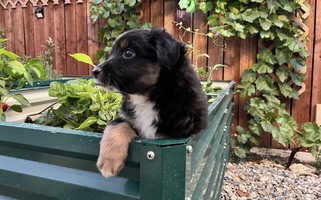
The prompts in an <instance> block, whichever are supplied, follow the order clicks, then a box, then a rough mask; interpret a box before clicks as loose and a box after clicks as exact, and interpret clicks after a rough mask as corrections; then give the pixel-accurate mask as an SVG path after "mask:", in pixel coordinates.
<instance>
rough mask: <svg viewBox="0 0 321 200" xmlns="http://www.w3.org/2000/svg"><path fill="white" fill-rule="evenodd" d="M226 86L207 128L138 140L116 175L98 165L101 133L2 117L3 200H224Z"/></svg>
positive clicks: (0, 165) (0, 168) (0, 180)
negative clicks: (187, 135)
mask: <svg viewBox="0 0 321 200" xmlns="http://www.w3.org/2000/svg"><path fill="white" fill-rule="evenodd" d="M221 84H223V85H225V89H224V90H223V91H222V92H221V93H220V94H219V95H218V96H217V98H216V100H215V101H214V102H213V103H212V104H211V105H209V118H210V125H209V127H208V128H207V129H206V130H204V131H203V132H202V133H200V134H198V135H196V136H193V137H191V138H182V139H159V140H146V139H136V140H135V141H133V142H132V144H131V146H130V149H129V156H128V158H127V161H126V166H125V168H124V169H123V170H122V171H121V172H120V173H119V174H118V175H117V176H116V177H112V178H109V179H105V178H104V177H103V176H101V175H100V173H99V172H98V171H97V169H96V167H95V163H96V159H97V157H98V152H99V141H100V138H101V134H97V133H92V132H84V131H76V130H66V129H62V128H55V127H46V126H40V125H33V124H23V123H15V122H0V199H31V200H36V199H42V200H43V199H46V200H48V199H75V200H81V199H84V200H89V199H93V200H99V199H111V200H122V199H144V200H151V199H155V200H156V199H163V200H170V199H173V200H180V199H182V200H184V199H185V198H186V199H201V198H202V199H203V198H204V199H220V193H221V188H222V182H223V177H224V172H225V168H226V163H227V160H228V153H229V145H228V144H229V138H230V134H231V121H232V107H233V102H232V99H233V85H234V82H228V83H226V82H221ZM151 155H154V156H151Z"/></svg>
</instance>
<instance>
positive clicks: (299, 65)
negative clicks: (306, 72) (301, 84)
mask: <svg viewBox="0 0 321 200" xmlns="http://www.w3.org/2000/svg"><path fill="white" fill-rule="evenodd" d="M288 63H289V64H290V65H291V66H292V67H293V69H294V70H296V71H301V70H302V69H303V68H304V67H305V61H304V60H303V59H302V58H300V57H297V58H292V59H290V60H289V62H288Z"/></svg>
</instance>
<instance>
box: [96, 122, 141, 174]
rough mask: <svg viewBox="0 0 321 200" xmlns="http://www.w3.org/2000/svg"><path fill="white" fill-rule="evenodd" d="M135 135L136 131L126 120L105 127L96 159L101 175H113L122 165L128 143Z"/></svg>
mask: <svg viewBox="0 0 321 200" xmlns="http://www.w3.org/2000/svg"><path fill="white" fill-rule="evenodd" d="M135 137H137V135H136V133H135V132H134V130H133V129H132V128H131V126H130V125H129V124H128V123H126V122H122V123H118V124H111V125H108V126H107V127H106V129H105V131H104V135H103V137H102V139H101V141H100V152H99V157H98V160H97V167H98V169H99V170H100V172H101V173H102V175H103V176H105V177H106V178H108V177H111V176H115V175H116V174H117V172H118V171H120V170H121V169H122V168H123V167H124V164H125V160H126V157H127V153H128V146H129V143H130V142H131V141H132V140H133V139H134V138H135Z"/></svg>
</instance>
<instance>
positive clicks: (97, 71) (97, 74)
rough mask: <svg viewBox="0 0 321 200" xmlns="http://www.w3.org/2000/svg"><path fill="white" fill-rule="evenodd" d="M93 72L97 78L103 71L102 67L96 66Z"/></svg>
mask: <svg viewBox="0 0 321 200" xmlns="http://www.w3.org/2000/svg"><path fill="white" fill-rule="evenodd" d="M92 72H93V75H94V77H95V78H97V77H98V76H99V74H100V73H101V72H102V69H101V68H100V67H95V68H94V69H93V71H92Z"/></svg>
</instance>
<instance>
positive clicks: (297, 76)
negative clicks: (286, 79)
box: [290, 72, 306, 86]
mask: <svg viewBox="0 0 321 200" xmlns="http://www.w3.org/2000/svg"><path fill="white" fill-rule="evenodd" d="M290 76H291V78H292V81H293V82H294V84H295V85H298V86H301V85H302V83H303V81H304V79H305V77H306V75H305V74H303V73H294V72H291V73H290Z"/></svg>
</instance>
